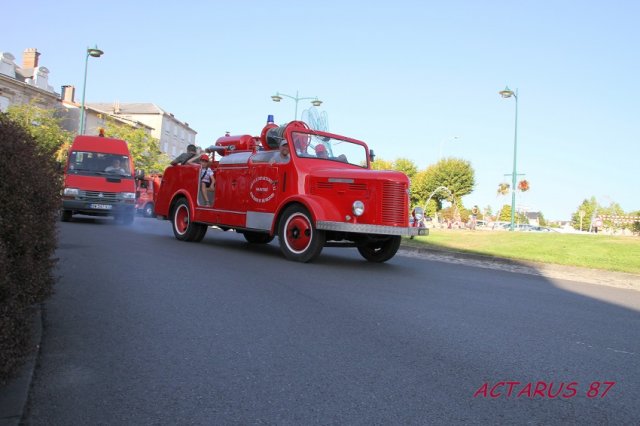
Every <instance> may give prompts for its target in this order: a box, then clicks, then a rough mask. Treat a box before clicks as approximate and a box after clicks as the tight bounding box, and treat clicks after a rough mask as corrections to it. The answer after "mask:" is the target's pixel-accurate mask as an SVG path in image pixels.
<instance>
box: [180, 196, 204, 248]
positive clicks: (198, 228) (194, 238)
mask: <svg viewBox="0 0 640 426" xmlns="http://www.w3.org/2000/svg"><path fill="white" fill-rule="evenodd" d="M171 227H172V228H173V235H174V236H175V237H176V239H178V240H180V241H189V242H199V241H202V239H203V238H204V235H205V234H206V233H207V226H206V225H202V224H200V223H193V222H192V221H191V208H190V207H189V202H188V201H187V200H186V199H184V198H181V199H180V200H178V202H177V203H176V205H175V206H174V207H173V210H172V212H171Z"/></svg>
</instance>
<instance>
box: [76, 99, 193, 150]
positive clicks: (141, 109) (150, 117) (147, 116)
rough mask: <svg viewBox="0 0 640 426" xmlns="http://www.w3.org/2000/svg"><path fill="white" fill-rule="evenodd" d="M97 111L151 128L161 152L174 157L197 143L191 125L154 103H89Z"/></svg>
mask: <svg viewBox="0 0 640 426" xmlns="http://www.w3.org/2000/svg"><path fill="white" fill-rule="evenodd" d="M87 106H88V107H89V108H91V109H93V110H95V111H102V112H104V113H105V114H108V115H110V116H112V117H115V118H120V119H125V120H130V121H132V122H140V123H144V124H145V125H147V126H149V127H151V128H152V129H153V130H152V131H151V136H153V137H154V138H156V139H158V140H159V141H160V150H161V151H162V152H164V153H166V154H167V155H168V156H170V157H173V156H177V155H178V154H180V153H182V152H185V151H186V149H187V145H189V144H194V145H195V143H196V134H197V132H196V131H195V130H193V129H192V128H191V127H189V123H186V122H183V121H180V120H178V119H177V118H176V117H175V116H174V115H173V114H171V113H169V112H166V111H165V110H163V109H162V108H160V107H159V106H157V105H155V104H152V103H123V104H121V103H119V102H114V103H113V104H108V103H93V102H92V103H88V104H87Z"/></svg>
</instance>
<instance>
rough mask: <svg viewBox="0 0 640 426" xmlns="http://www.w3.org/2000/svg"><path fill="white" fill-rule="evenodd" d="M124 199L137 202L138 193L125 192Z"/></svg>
mask: <svg viewBox="0 0 640 426" xmlns="http://www.w3.org/2000/svg"><path fill="white" fill-rule="evenodd" d="M122 198H123V199H125V200H135V199H136V193H135V192H123V193H122Z"/></svg>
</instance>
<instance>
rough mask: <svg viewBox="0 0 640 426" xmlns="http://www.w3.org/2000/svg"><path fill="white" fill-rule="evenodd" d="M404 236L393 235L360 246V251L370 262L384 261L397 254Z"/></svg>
mask: <svg viewBox="0 0 640 426" xmlns="http://www.w3.org/2000/svg"><path fill="white" fill-rule="evenodd" d="M401 242H402V237H400V236H397V235H396V236H392V237H389V238H387V239H384V240H376V241H371V242H368V243H366V244H364V245H361V246H358V251H359V252H360V254H361V255H362V257H364V258H365V259H367V260H368V261H369V262H376V263H382V262H386V261H387V260H389V259H391V258H392V257H393V256H395V255H396V253H397V252H398V249H399V248H400V243H401Z"/></svg>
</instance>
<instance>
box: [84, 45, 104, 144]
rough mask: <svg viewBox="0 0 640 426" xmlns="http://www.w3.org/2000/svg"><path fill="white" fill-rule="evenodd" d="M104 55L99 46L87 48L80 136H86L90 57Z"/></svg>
mask: <svg viewBox="0 0 640 426" xmlns="http://www.w3.org/2000/svg"><path fill="white" fill-rule="evenodd" d="M103 54H104V52H103V51H102V50H100V49H98V46H96V47H93V48H90V47H88V48H87V55H86V57H85V59H84V83H83V84H82V106H81V107H80V125H79V127H78V134H79V135H83V134H84V124H85V123H84V122H85V117H86V115H87V114H86V111H85V106H84V98H85V94H86V91H87V68H88V66H89V56H91V57H93V58H99V57H100V56H102V55H103Z"/></svg>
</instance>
